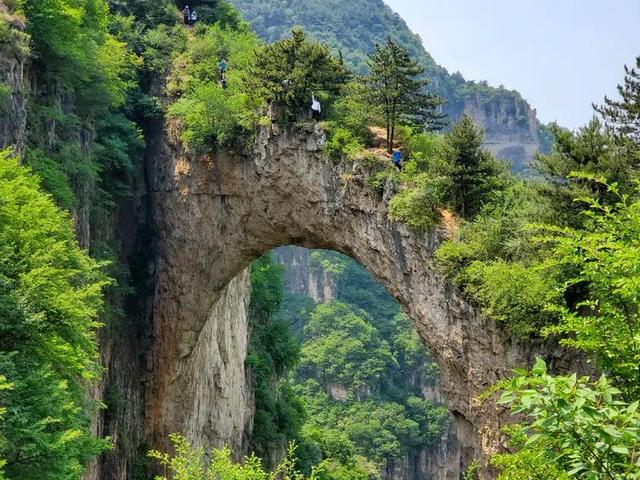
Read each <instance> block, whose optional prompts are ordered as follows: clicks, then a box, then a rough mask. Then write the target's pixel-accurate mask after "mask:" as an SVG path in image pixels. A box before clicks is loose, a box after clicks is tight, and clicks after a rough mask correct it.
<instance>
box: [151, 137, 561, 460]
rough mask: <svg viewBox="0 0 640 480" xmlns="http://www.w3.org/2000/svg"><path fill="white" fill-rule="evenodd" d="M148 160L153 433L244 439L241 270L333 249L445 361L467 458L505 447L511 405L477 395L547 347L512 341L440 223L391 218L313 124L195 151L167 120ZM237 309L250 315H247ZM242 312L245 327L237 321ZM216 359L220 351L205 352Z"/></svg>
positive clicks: (234, 443)
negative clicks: (279, 254)
mask: <svg viewBox="0 0 640 480" xmlns="http://www.w3.org/2000/svg"><path fill="white" fill-rule="evenodd" d="M166 135H167V138H165V140H164V141H163V142H159V143H158V147H157V151H156V152H155V153H154V155H153V159H154V160H153V162H155V165H153V166H152V168H150V169H149V170H150V171H152V172H155V173H154V176H153V178H151V179H150V183H151V191H152V199H151V200H152V206H153V212H154V214H153V216H154V218H153V220H154V224H155V231H156V232H158V234H157V240H156V241H157V251H158V254H157V261H156V272H155V276H156V280H155V282H156V283H155V293H154V298H153V307H152V310H153V332H154V335H153V343H152V346H151V351H150V352H149V355H148V361H147V363H148V367H147V369H148V370H149V371H150V372H151V374H150V376H149V379H148V381H147V385H146V389H145V397H146V408H145V411H146V421H145V428H146V430H147V437H148V438H149V439H150V441H151V442H152V444H153V445H154V446H156V447H160V448H162V447H163V446H166V442H167V437H168V434H169V433H172V432H175V431H179V432H182V433H184V434H185V435H186V436H187V437H188V438H189V439H190V440H192V441H193V442H194V443H196V444H201V445H222V444H228V445H230V446H231V447H232V448H234V449H236V450H238V451H241V450H242V449H243V448H244V446H246V438H247V435H248V434H249V431H250V428H251V422H252V419H251V413H250V408H245V409H244V414H237V415H233V414H229V412H230V411H231V410H233V408H234V406H236V407H237V406H238V405H240V404H243V405H250V404H251V389H250V388H249V387H248V385H249V379H248V378H247V375H248V373H247V372H246V371H245V368H244V359H245V357H246V351H247V331H246V311H247V306H248V303H247V302H248V298H249V278H248V273H247V269H248V267H249V265H250V264H251V262H252V261H253V260H254V259H256V258H258V257H260V256H261V255H263V254H265V253H267V252H269V251H270V250H272V249H273V248H276V247H279V246H284V245H297V246H302V247H307V248H320V249H328V250H335V251H337V252H340V253H343V254H345V255H347V256H349V257H351V258H353V259H355V260H356V261H357V262H359V263H360V264H361V265H362V266H363V267H364V268H365V269H367V270H368V271H369V272H370V273H371V274H372V275H373V276H374V277H375V278H376V280H377V281H378V282H380V284H381V285H383V286H384V287H385V288H386V289H387V290H388V291H389V293H390V294H391V295H392V296H393V297H394V298H395V299H396V300H397V301H398V303H399V304H400V305H401V307H402V308H403V310H404V311H405V312H406V313H407V315H408V316H409V317H410V318H411V319H412V321H413V322H414V324H415V326H416V329H417V331H418V333H419V335H420V337H421V339H422V341H423V342H424V343H425V345H426V346H427V347H428V349H429V351H430V352H431V353H432V355H433V357H434V359H435V360H436V361H437V363H438V364H439V366H440V369H441V387H442V391H443V393H444V396H445V399H446V403H447V405H448V407H449V409H450V410H451V411H452V413H453V415H454V419H455V423H456V425H455V428H456V429H457V430H458V437H459V438H460V439H464V442H465V444H464V445H463V448H465V449H466V450H467V451H468V452H469V458H470V459H471V458H472V457H481V458H486V456H487V455H489V454H490V453H492V452H495V451H497V450H498V449H500V448H501V439H500V434H499V430H500V425H501V424H502V423H503V421H504V418H503V417H504V416H505V412H504V411H503V410H502V409H501V408H499V407H497V406H496V405H495V403H494V402H491V401H489V402H485V403H480V402H479V401H478V400H477V396H478V395H479V394H480V393H481V392H482V391H484V390H485V389H486V388H488V387H489V386H491V385H492V384H493V383H495V381H497V380H498V379H500V378H503V377H504V376H506V375H508V374H509V372H510V371H511V369H513V368H515V367H518V366H523V365H525V364H527V363H529V362H530V361H531V360H532V358H533V357H534V356H535V355H536V354H537V353H543V352H544V354H545V357H546V358H547V359H548V360H549V362H550V364H551V365H552V366H559V367H560V368H562V363H563V362H568V361H569V360H565V359H564V358H563V357H562V355H561V352H557V353H558V354H557V355H556V357H555V358H550V357H553V356H554V353H553V351H552V349H549V348H548V345H547V346H546V347H545V349H544V350H543V349H542V348H538V347H541V345H537V346H536V345H534V344H526V345H524V344H521V343H517V342H514V341H513V340H512V339H510V338H509V337H508V336H507V335H506V334H505V333H504V331H503V329H502V328H501V327H500V326H499V325H497V324H496V323H494V322H492V321H490V320H488V319H487V318H486V317H484V316H482V315H480V314H478V312H477V311H476V310H475V309H474V308H473V307H472V305H470V304H469V303H468V301H467V300H466V299H465V298H464V296H463V295H462V294H461V292H460V291H459V290H458V289H457V288H456V287H455V286H454V285H453V284H452V283H451V282H449V281H448V280H446V279H445V278H444V277H443V276H442V275H441V274H440V273H439V272H438V270H437V268H436V266H435V264H434V253H435V250H436V249H437V247H438V246H439V245H440V243H441V242H442V241H443V239H444V238H445V237H446V232H444V231H443V230H441V229H438V228H436V229H433V230H431V231H428V232H423V233H421V232H417V231H415V230H412V229H410V228H409V227H407V226H406V225H404V224H402V223H399V222H394V221H391V220H390V219H389V218H388V213H387V202H388V199H389V198H390V197H391V196H392V194H393V193H394V192H393V189H394V186H393V185H390V184H387V185H386V186H385V187H384V189H383V191H376V190H375V189H373V188H372V187H371V186H369V184H368V182H367V179H368V168H367V166H366V164H364V163H359V162H336V161H333V160H331V159H329V158H327V157H326V156H325V155H324V151H323V144H324V140H325V138H324V133H323V131H322V130H321V129H320V128H319V127H318V126H317V125H307V126H303V127H299V128H297V129H293V130H287V131H282V130H279V129H278V128H277V127H269V128H264V129H262V130H260V131H259V132H258V133H257V136H256V139H255V143H254V144H253V145H252V146H251V147H247V148H244V149H243V150H242V151H240V152H237V153H234V154H230V153H225V152H220V153H217V154H214V155H210V156H202V155H195V154H189V153H188V152H187V151H185V149H184V148H183V147H182V146H181V144H180V142H179V140H178V139H177V138H175V137H174V138H172V135H171V129H168V133H167V134H166ZM243 316H244V317H243ZM243 318H244V328H243ZM212 359H215V360H212Z"/></svg>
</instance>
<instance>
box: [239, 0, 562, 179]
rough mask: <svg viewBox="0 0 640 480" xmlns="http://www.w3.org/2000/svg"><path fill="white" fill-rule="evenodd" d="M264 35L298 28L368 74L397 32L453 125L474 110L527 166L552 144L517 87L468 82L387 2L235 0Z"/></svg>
mask: <svg viewBox="0 0 640 480" xmlns="http://www.w3.org/2000/svg"><path fill="white" fill-rule="evenodd" d="M231 3H233V4H234V5H235V6H236V7H238V9H239V10H240V11H241V12H242V14H243V15H244V17H245V19H247V20H248V21H249V22H251V25H252V26H253V28H254V30H255V31H256V32H257V33H258V35H260V36H261V37H262V38H263V39H265V40H267V41H269V42H272V41H274V40H279V39H281V38H283V37H286V36H288V35H289V33H290V30H291V29H292V28H293V27H294V26H301V27H303V28H304V29H305V30H306V31H307V32H308V33H310V34H311V36H313V37H315V38H316V39H318V40H320V41H322V42H326V43H328V44H329V45H331V46H333V47H334V48H335V49H336V50H338V51H340V53H341V54H342V55H343V57H344V59H345V61H346V62H347V64H348V65H349V66H351V67H352V68H354V69H355V70H356V71H357V72H359V73H362V72H364V71H366V69H367V56H368V54H369V53H371V51H372V50H373V48H374V45H375V44H376V43H380V42H382V41H383V40H384V39H385V38H386V37H388V36H391V37H392V38H393V39H394V40H396V41H398V42H399V43H401V44H402V45H403V46H404V47H405V48H407V49H408V50H409V52H410V53H411V55H412V57H414V58H416V59H418V61H419V62H420V63H421V65H422V66H423V67H424V68H425V69H426V72H427V75H428V76H429V78H430V79H431V81H432V89H433V91H434V92H436V93H438V94H439V95H441V96H442V97H443V98H445V99H446V104H445V106H444V109H445V112H446V113H447V114H448V115H449V120H450V122H451V123H453V122H455V121H457V120H458V119H459V118H460V116H461V115H462V113H463V112H466V113H469V114H470V115H471V116H472V117H473V118H474V119H475V120H476V122H478V123H479V124H481V125H482V126H483V127H484V129H485V134H486V146H487V147H488V148H489V149H490V150H491V151H492V152H493V153H494V154H496V155H497V156H498V157H500V158H503V159H506V160H509V161H511V162H512V164H513V166H514V170H521V169H522V168H523V167H524V165H525V164H526V163H527V162H528V161H530V160H531V159H532V158H533V155H534V153H535V152H536V151H538V150H547V149H548V148H549V135H548V133H547V130H546V128H545V127H544V126H542V125H541V124H540V123H539V122H538V119H537V117H536V111H535V110H534V109H532V108H531V106H530V105H529V104H528V102H527V101H526V100H525V99H524V98H522V96H521V95H520V93H518V92H517V91H515V90H508V89H506V88H504V87H502V86H500V87H498V88H495V87H491V86H489V85H488V84H487V83H486V82H470V81H466V80H465V79H464V77H463V76H462V75H461V74H460V73H459V72H456V73H453V74H451V73H449V72H448V71H447V70H446V69H445V68H443V67H441V66H440V65H438V64H437V63H436V61H435V60H434V59H433V57H432V56H431V55H430V54H429V52H427V51H426V49H425V47H424V45H423V44H422V40H421V39H420V37H419V36H418V35H416V34H414V33H413V32H411V30H410V29H409V27H408V26H407V24H406V23H405V21H404V20H403V19H402V18H401V17H400V16H399V15H398V14H397V13H394V12H393V11H392V10H391V9H390V8H389V7H388V6H387V5H386V4H385V3H384V2H383V0H353V1H349V2H343V1H340V0H257V1H256V0H231Z"/></svg>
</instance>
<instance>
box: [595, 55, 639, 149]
mask: <svg viewBox="0 0 640 480" xmlns="http://www.w3.org/2000/svg"><path fill="white" fill-rule="evenodd" d="M636 68H637V69H638V70H640V57H637V58H636ZM638 70H636V69H635V68H629V67H627V66H626V65H625V67H624V71H625V77H624V84H623V85H618V93H619V94H620V97H622V100H619V101H617V100H612V99H610V98H608V97H605V99H604V102H605V104H604V105H601V106H596V105H594V108H595V109H596V111H597V112H598V113H600V114H601V115H602V116H603V117H604V119H605V121H606V123H607V126H608V127H610V128H611V130H612V131H613V132H614V133H615V135H616V136H617V137H618V138H628V139H631V140H632V141H633V142H634V143H635V144H636V145H640V71H638Z"/></svg>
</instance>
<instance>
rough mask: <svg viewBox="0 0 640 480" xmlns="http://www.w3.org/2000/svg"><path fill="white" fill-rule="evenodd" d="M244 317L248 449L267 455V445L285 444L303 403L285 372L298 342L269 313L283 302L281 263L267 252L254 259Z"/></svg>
mask: <svg viewBox="0 0 640 480" xmlns="http://www.w3.org/2000/svg"><path fill="white" fill-rule="evenodd" d="M251 288H252V293H251V303H250V306H249V321H250V327H251V340H250V346H249V354H248V358H247V364H248V365H249V367H250V368H251V372H252V374H253V382H254V385H253V386H254V395H255V406H256V411H255V418H254V429H253V435H252V438H251V444H252V448H253V450H254V451H255V452H256V453H257V454H258V455H260V456H261V457H263V458H265V459H266V460H270V459H269V457H268V453H269V452H270V451H271V449H272V448H274V447H278V446H281V445H286V443H287V441H288V440H290V439H293V438H295V437H296V436H297V434H298V431H299V430H300V427H301V425H302V421H303V418H302V415H303V412H302V406H301V404H300V401H299V400H298V399H297V398H296V397H295V396H294V395H293V393H292V391H291V389H290V387H289V385H288V383H287V382H286V381H283V380H282V377H283V376H284V374H285V373H286V372H287V371H288V370H289V369H291V368H292V367H293V366H294V365H295V364H296V362H297V360H298V355H299V347H298V344H297V343H296V341H295V340H294V338H293V336H292V334H291V330H290V327H289V325H288V324H287V323H286V322H285V321H283V320H282V319H278V318H274V315H275V313H276V312H277V311H278V309H279V308H280V304H281V302H282V266H281V265H276V264H274V263H273V262H272V260H271V257H270V256H265V257H262V258H261V259H259V260H257V261H256V262H254V264H253V266H252V269H251Z"/></svg>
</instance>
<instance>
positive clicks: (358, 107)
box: [331, 79, 381, 145]
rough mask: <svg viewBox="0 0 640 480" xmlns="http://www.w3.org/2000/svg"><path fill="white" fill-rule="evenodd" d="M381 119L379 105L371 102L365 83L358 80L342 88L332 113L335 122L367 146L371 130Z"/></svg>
mask: <svg viewBox="0 0 640 480" xmlns="http://www.w3.org/2000/svg"><path fill="white" fill-rule="evenodd" d="M380 118H381V113H380V108H379V105H377V104H375V103H372V102H371V101H370V98H369V93H368V91H367V86H366V84H365V82H363V81H362V80H357V79H356V80H352V81H350V82H348V83H346V84H345V85H343V86H342V89H341V91H340V96H339V98H338V99H337V100H336V101H335V103H334V104H333V108H332V112H331V119H332V120H333V121H334V122H336V123H337V124H338V125H340V126H341V127H342V128H344V129H346V130H348V131H349V132H350V133H351V135H353V137H354V138H355V139H357V140H358V141H359V142H361V143H362V144H363V145H367V144H368V143H369V140H370V137H371V132H370V130H369V128H370V127H371V125H376V124H377V123H379V121H380Z"/></svg>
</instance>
